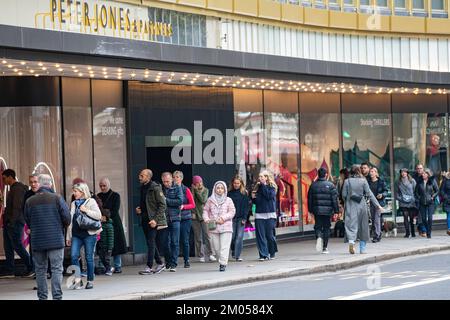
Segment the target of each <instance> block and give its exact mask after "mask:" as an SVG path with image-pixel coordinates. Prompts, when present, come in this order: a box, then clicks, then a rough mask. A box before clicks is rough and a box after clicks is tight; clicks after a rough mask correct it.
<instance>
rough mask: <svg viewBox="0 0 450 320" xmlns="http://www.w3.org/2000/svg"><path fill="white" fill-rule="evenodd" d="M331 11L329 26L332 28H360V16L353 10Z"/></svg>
mask: <svg viewBox="0 0 450 320" xmlns="http://www.w3.org/2000/svg"><path fill="white" fill-rule="evenodd" d="M329 12H330V23H329V26H330V27H332V28H343V29H353V30H354V29H358V16H357V15H356V14H354V13H351V12H339V11H331V10H330V11H329Z"/></svg>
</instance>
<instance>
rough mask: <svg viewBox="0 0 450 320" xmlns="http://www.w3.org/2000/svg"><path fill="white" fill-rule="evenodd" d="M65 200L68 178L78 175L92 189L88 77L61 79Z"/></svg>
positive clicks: (69, 192)
mask: <svg viewBox="0 0 450 320" xmlns="http://www.w3.org/2000/svg"><path fill="white" fill-rule="evenodd" d="M62 98H63V123H64V159H65V176H66V200H68V201H69V200H70V199H71V197H72V181H73V179H75V178H81V179H83V180H84V181H86V183H87V184H88V186H89V189H90V190H91V191H93V190H94V188H93V187H94V173H93V155H92V114H91V112H92V111H91V107H90V106H91V101H90V83H89V79H76V78H62Z"/></svg>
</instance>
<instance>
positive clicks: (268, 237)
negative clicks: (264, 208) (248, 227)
mask: <svg viewBox="0 0 450 320" xmlns="http://www.w3.org/2000/svg"><path fill="white" fill-rule="evenodd" d="M275 224H276V219H255V229H256V244H257V247H258V251H259V257H260V258H269V257H274V256H275V252H276V251H277V245H276V239H275V233H274V229H275Z"/></svg>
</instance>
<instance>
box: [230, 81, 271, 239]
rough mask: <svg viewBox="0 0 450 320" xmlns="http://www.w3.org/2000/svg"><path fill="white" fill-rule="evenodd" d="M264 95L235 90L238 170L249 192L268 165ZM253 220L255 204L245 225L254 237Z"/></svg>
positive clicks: (246, 230)
mask: <svg viewBox="0 0 450 320" xmlns="http://www.w3.org/2000/svg"><path fill="white" fill-rule="evenodd" d="M262 99H263V96H262V91H260V90H242V89H234V90H233V101H234V102H233V105H234V128H235V135H236V137H237V138H236V142H237V143H236V149H235V150H236V157H235V165H236V173H237V174H239V175H240V176H241V177H242V178H243V180H244V182H245V184H246V187H247V190H248V192H249V195H251V192H252V188H253V186H254V185H255V184H256V182H257V181H258V176H259V172H260V171H261V168H262V167H264V165H265V163H264V161H265V157H264V152H265V149H264V144H265V136H264V130H263V107H262V101H263V100H262ZM254 221H255V216H254V208H252V214H251V215H250V217H249V219H248V222H247V225H246V228H245V234H244V237H245V238H252V237H254V231H255V228H254V226H255V222H254Z"/></svg>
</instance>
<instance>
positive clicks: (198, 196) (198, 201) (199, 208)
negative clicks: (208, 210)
mask: <svg viewBox="0 0 450 320" xmlns="http://www.w3.org/2000/svg"><path fill="white" fill-rule="evenodd" d="M191 191H192V195H193V196H194V202H195V208H194V209H193V210H192V218H193V219H196V220H198V221H203V207H204V206H205V204H206V201H208V193H209V190H208V188H206V187H203V189H202V191H198V190H197V189H194V188H191Z"/></svg>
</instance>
